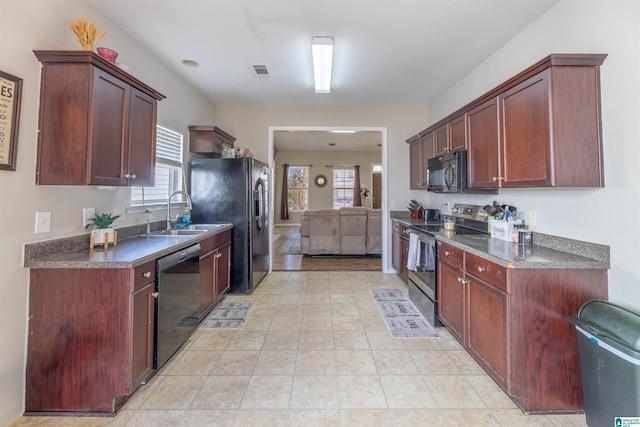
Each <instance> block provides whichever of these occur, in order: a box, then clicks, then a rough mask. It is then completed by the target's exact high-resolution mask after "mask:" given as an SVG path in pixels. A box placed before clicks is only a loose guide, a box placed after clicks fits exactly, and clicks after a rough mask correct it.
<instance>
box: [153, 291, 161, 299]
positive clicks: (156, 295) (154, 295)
mask: <svg viewBox="0 0 640 427" xmlns="http://www.w3.org/2000/svg"><path fill="white" fill-rule="evenodd" d="M158 295H160V294H159V293H157V292H154V293H152V294H151V296H152V297H154V298H158Z"/></svg>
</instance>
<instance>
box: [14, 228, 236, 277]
mask: <svg viewBox="0 0 640 427" xmlns="http://www.w3.org/2000/svg"><path fill="white" fill-rule="evenodd" d="M232 227H233V225H232V224H223V225H222V226H221V227H220V228H217V229H215V230H210V231H205V232H202V233H200V234H196V235H186V236H184V235H183V236H147V235H146V234H143V232H140V233H139V234H137V235H136V234H135V233H136V231H140V229H139V228H136V229H135V230H133V231H132V230H123V233H122V234H124V235H125V236H126V238H122V239H121V238H120V237H118V242H117V245H115V246H109V248H108V249H105V248H104V247H103V246H96V247H94V248H93V249H90V248H89V237H88V235H87V234H85V235H79V236H72V237H68V238H61V239H55V240H50V241H46V242H36V243H28V244H26V245H25V257H24V266H25V267H27V268H131V267H137V266H138V265H141V264H144V263H145V262H148V261H153V260H155V259H157V258H161V257H163V256H165V255H169V254H171V253H173V252H176V251H179V250H180V249H184V248H186V247H188V246H191V245H194V244H196V243H198V242H200V241H201V240H203V239H206V238H207V237H211V236H213V235H215V234H218V233H221V232H223V231H225V230H229V229H231V228H232ZM132 233H133V235H131V234H132ZM118 234H119V235H120V234H121V233H120V229H119V230H118Z"/></svg>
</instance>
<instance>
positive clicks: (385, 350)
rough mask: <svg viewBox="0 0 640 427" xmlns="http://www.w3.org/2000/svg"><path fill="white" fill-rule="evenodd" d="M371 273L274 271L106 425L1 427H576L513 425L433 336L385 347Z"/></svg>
mask: <svg viewBox="0 0 640 427" xmlns="http://www.w3.org/2000/svg"><path fill="white" fill-rule="evenodd" d="M372 287H387V288H388V287H394V288H395V287H397V288H401V289H405V290H406V285H405V284H404V283H403V282H402V281H401V280H400V279H399V278H398V277H397V276H395V275H388V274H382V273H380V272H275V273H273V274H271V275H269V276H268V277H267V278H266V279H265V281H264V282H263V283H262V284H261V285H260V286H259V287H258V288H257V289H256V291H255V292H254V293H253V294H252V295H249V296H236V295H230V296H227V297H226V298H227V299H228V300H236V301H253V302H254V303H255V305H254V308H253V310H252V312H251V314H250V316H249V319H248V321H247V322H246V323H245V325H244V327H243V328H242V329H237V330H215V329H199V330H198V331H197V332H196V333H195V334H194V335H193V337H192V338H191V339H190V340H189V341H188V342H187V343H186V344H185V346H184V347H183V349H181V350H180V351H179V352H178V353H177V354H176V355H175V356H174V358H173V359H172V360H171V361H170V362H169V363H168V364H167V365H166V366H165V367H164V368H163V369H162V370H161V371H160V372H159V373H158V374H157V375H156V376H155V377H154V378H153V379H152V380H151V381H150V382H149V384H147V385H146V386H144V387H142V388H141V389H140V390H139V391H138V392H137V394H136V395H135V396H134V397H133V398H132V399H130V400H129V402H127V404H126V405H125V407H124V408H123V409H122V410H121V411H120V412H119V414H118V415H117V416H116V417H113V418H88V417H55V418H54V417H22V418H20V419H19V420H17V421H16V422H15V423H14V424H12V427H13V426H127V427H129V426H181V427H186V426H193V427H202V426H305V427H307V426H345V427H346V426H403V427H404V426H444V425H446V426H509V427H512V426H555V427H560V426H562V427H569V426H586V423H585V417H584V415H579V414H578V415H576V414H574V415H553V416H551V415H530V416H527V415H524V414H523V413H522V412H521V411H520V410H518V409H517V408H516V406H515V405H514V404H513V403H512V402H511V400H510V399H508V398H507V397H506V395H505V394H504V393H503V392H502V391H501V390H500V389H499V388H498V386H497V385H496V384H495V383H494V382H493V381H492V380H491V379H490V378H489V377H488V376H487V375H486V374H485V373H484V371H483V370H482V369H481V368H480V367H479V366H478V365H477V364H476V363H475V361H474V360H473V359H472V358H471V357H470V356H469V355H468V354H467V353H466V352H465V351H464V350H463V349H462V347H461V346H460V345H459V344H458V343H457V342H456V341H455V340H454V339H453V338H452V337H451V335H449V334H448V333H447V331H446V330H445V329H443V328H438V333H439V334H440V337H439V338H425V339H394V338H392V337H391V336H390V335H389V332H388V331H387V329H386V326H385V323H384V321H383V320H382V317H381V316H380V314H379V312H378V309H377V307H376V305H375V303H374V301H373V299H372V297H371V294H370V293H369V288H372Z"/></svg>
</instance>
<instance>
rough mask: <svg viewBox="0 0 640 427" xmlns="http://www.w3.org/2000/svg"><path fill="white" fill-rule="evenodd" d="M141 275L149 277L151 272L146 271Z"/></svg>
mask: <svg viewBox="0 0 640 427" xmlns="http://www.w3.org/2000/svg"><path fill="white" fill-rule="evenodd" d="M142 277H146V278H147V279H148V278H149V277H151V272H150V271H147V272H146V273H144V274H142Z"/></svg>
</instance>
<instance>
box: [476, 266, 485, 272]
mask: <svg viewBox="0 0 640 427" xmlns="http://www.w3.org/2000/svg"><path fill="white" fill-rule="evenodd" d="M485 270H486V269H485V268H484V267H478V273H484V271H485Z"/></svg>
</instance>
